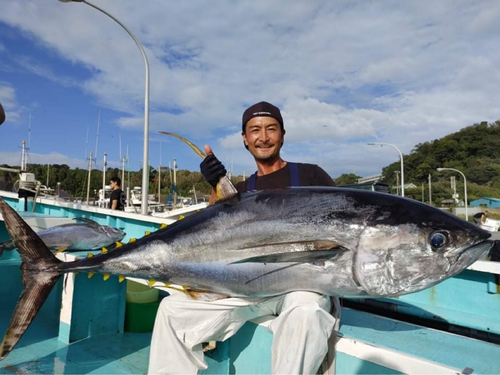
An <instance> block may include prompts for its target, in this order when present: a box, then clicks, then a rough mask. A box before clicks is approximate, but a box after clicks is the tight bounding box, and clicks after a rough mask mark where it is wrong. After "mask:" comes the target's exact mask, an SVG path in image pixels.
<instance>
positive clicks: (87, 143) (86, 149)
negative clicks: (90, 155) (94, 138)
mask: <svg viewBox="0 0 500 375" xmlns="http://www.w3.org/2000/svg"><path fill="white" fill-rule="evenodd" d="M89 130H90V124H87V138H86V139H85V160H87V151H88V146H89Z"/></svg>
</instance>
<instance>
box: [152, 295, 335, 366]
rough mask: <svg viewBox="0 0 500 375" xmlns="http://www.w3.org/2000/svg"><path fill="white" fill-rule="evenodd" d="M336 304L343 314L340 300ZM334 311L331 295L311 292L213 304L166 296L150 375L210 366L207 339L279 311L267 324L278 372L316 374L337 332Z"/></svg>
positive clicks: (219, 337)
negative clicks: (205, 354)
mask: <svg viewBox="0 0 500 375" xmlns="http://www.w3.org/2000/svg"><path fill="white" fill-rule="evenodd" d="M333 302H334V305H335V306H334V310H335V313H334V315H335V314H337V315H336V316H337V317H338V315H339V314H340V305H339V303H338V299H333ZM330 311H331V301H330V297H328V296H323V295H319V294H317V293H312V292H292V293H288V294H284V295H280V296H276V297H268V298H227V299H223V300H218V301H213V302H203V301H194V300H189V299H186V298H185V297H184V296H182V295H175V296H171V297H167V298H165V299H163V301H162V302H161V304H160V308H159V310H158V314H157V316H156V321H155V326H154V330H153V336H152V339H151V351H150V357H149V369H148V374H196V373H197V372H198V370H199V369H206V368H207V364H206V362H205V360H204V355H203V351H202V343H204V342H209V341H224V340H226V339H228V338H230V337H231V336H233V335H234V334H235V333H236V332H237V331H238V329H239V328H240V327H241V326H242V325H243V324H245V322H247V321H248V320H252V319H255V318H258V317H262V316H266V315H278V316H277V318H276V319H274V320H273V321H272V322H271V324H270V326H269V327H268V330H269V331H270V332H272V333H273V335H274V338H273V345H272V372H273V374H315V373H316V372H317V370H318V368H319V366H320V365H321V363H322V362H323V359H324V358H325V355H326V353H327V351H328V339H329V338H330V336H331V335H332V334H333V335H336V330H338V318H337V319H336V318H335V317H334V316H332V314H330ZM334 328H336V329H335V330H334ZM334 337H335V336H334ZM264 355H265V354H264Z"/></svg>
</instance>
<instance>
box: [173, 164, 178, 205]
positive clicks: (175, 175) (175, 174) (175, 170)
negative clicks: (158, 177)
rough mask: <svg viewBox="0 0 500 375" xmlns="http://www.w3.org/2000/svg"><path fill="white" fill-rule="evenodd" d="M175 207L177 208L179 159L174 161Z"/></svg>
mask: <svg viewBox="0 0 500 375" xmlns="http://www.w3.org/2000/svg"><path fill="white" fill-rule="evenodd" d="M173 190H174V194H173V195H174V207H176V206H177V159H174V189H173Z"/></svg>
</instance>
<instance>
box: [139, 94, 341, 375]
mask: <svg viewBox="0 0 500 375" xmlns="http://www.w3.org/2000/svg"><path fill="white" fill-rule="evenodd" d="M284 136H285V129H284V125H283V119H282V117H281V113H280V110H279V109H278V108H277V107H275V106H273V105H272V104H270V103H267V102H260V103H257V104H255V105H253V106H251V107H250V108H248V109H247V110H246V111H245V112H244V113H243V119H242V137H243V143H244V145H245V147H246V148H247V149H248V151H249V152H250V153H251V154H252V156H253V157H254V159H255V162H256V164H257V172H256V173H255V174H254V175H252V176H251V177H250V178H248V179H247V180H246V181H244V182H241V183H238V184H237V186H236V188H237V190H238V191H239V192H246V191H252V190H266V189H279V188H286V187H289V186H315V185H316V186H318V185H323V186H333V185H334V183H333V181H332V179H331V178H330V177H329V176H328V174H327V173H326V172H325V171H323V170H322V169H321V168H319V167H318V166H316V165H311V164H298V163H291V162H287V161H284V160H283V159H282V158H281V156H280V150H281V147H282V146H283V142H284ZM205 151H206V152H207V155H208V156H207V157H206V158H205V160H204V161H203V162H202V164H201V165H200V167H201V171H202V173H203V175H204V176H205V179H206V180H207V181H208V182H209V183H210V184H211V185H212V186H213V187H215V186H216V185H217V182H218V181H219V179H220V178H221V177H223V176H224V175H225V174H226V170H225V168H224V166H223V165H222V164H221V163H220V161H219V160H217V158H216V157H215V156H214V155H213V153H212V150H211V149H210V147H208V146H205ZM212 197H214V189H213V191H212ZM332 301H333V304H334V305H335V310H336V311H335V313H337V314H338V313H339V309H340V307H339V306H340V305H339V303H338V299H337V298H335V299H333V300H331V299H330V297H328V296H323V295H319V294H317V293H313V292H308V291H301V292H292V293H288V294H285V295H280V296H275V297H267V298H227V299H222V300H218V301H213V302H203V301H193V300H186V299H185V298H181V297H180V296H175V297H168V298H165V299H164V300H163V301H162V303H161V305H160V309H159V310H158V315H157V317H156V322H155V327H154V331H153V337H152V341H151V353H150V362H149V370H148V372H149V373H150V374H157V373H165V374H174V373H179V374H181V373H182V374H186V373H191V374H195V373H197V371H198V370H199V369H206V363H205V361H204V359H203V349H202V343H204V342H208V341H214V340H215V341H224V340H226V339H228V338H229V337H231V336H232V335H234V334H235V333H236V332H237V330H238V329H239V328H240V327H241V326H242V325H243V324H244V323H245V322H247V321H248V320H251V319H255V318H258V317H261V316H267V315H277V317H276V318H275V319H274V320H273V321H272V323H271V324H270V326H269V327H268V330H269V331H271V332H272V333H273V335H274V337H273V345H272V372H273V373H274V374H285V373H286V374H310V373H314V374H315V373H316V372H317V370H318V368H319V366H320V365H321V363H322V361H323V359H324V357H325V355H326V353H327V351H328V339H329V337H330V336H331V335H332V333H333V334H335V332H334V328H337V329H338V326H336V324H338V319H335V318H334V317H333V316H332V315H331V314H330V311H331V310H332ZM263 355H265V354H263Z"/></svg>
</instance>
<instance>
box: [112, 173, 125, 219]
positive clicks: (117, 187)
mask: <svg viewBox="0 0 500 375" xmlns="http://www.w3.org/2000/svg"><path fill="white" fill-rule="evenodd" d="M121 185H122V180H121V178H119V177H113V178H110V179H109V186H110V187H111V189H112V192H111V196H110V197H109V208H111V209H112V210H120V211H123V210H124V207H125V193H124V192H123V190H122V189H121Z"/></svg>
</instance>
